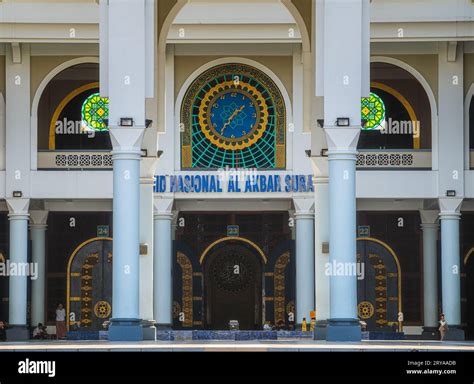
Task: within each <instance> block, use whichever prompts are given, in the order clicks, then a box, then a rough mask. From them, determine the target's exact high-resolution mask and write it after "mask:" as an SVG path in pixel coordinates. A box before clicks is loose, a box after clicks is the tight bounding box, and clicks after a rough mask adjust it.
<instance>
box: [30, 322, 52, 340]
mask: <svg viewBox="0 0 474 384" xmlns="http://www.w3.org/2000/svg"><path fill="white" fill-rule="evenodd" d="M47 338H48V333H47V332H46V329H45V327H44V326H43V324H42V323H38V326H37V327H36V328H35V329H34V330H33V339H47Z"/></svg>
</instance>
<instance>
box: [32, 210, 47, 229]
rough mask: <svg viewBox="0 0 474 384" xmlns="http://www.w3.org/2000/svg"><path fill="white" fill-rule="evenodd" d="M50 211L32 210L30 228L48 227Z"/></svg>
mask: <svg viewBox="0 0 474 384" xmlns="http://www.w3.org/2000/svg"><path fill="white" fill-rule="evenodd" d="M48 214H49V212H48V211H30V228H37V229H40V228H47V225H46V223H47V221H48Z"/></svg>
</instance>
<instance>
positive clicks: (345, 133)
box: [324, 127, 360, 160]
mask: <svg viewBox="0 0 474 384" xmlns="http://www.w3.org/2000/svg"><path fill="white" fill-rule="evenodd" d="M324 132H325V133H326V139H327V141H328V156H329V160H331V157H333V158H334V157H335V156H337V157H339V156H349V157H350V158H352V157H354V159H355V156H356V155H357V143H358V142H359V136H360V127H347V128H342V127H325V128H324Z"/></svg>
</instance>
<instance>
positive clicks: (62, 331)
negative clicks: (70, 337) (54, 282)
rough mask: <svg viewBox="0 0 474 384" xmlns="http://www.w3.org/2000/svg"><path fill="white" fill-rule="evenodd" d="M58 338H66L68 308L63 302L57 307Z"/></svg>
mask: <svg viewBox="0 0 474 384" xmlns="http://www.w3.org/2000/svg"><path fill="white" fill-rule="evenodd" d="M56 338H57V339H58V340H59V339H65V338H66V310H65V309H64V307H63V305H62V304H61V303H59V305H58V308H57V309H56Z"/></svg>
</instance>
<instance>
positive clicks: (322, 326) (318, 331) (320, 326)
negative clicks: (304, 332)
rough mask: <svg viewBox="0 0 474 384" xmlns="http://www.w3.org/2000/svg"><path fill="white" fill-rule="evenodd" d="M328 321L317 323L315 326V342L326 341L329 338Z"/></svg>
mask: <svg viewBox="0 0 474 384" xmlns="http://www.w3.org/2000/svg"><path fill="white" fill-rule="evenodd" d="M327 329H328V321H327V320H321V321H317V322H316V325H315V326H314V333H313V340H326V338H327Z"/></svg>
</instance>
